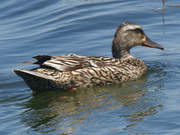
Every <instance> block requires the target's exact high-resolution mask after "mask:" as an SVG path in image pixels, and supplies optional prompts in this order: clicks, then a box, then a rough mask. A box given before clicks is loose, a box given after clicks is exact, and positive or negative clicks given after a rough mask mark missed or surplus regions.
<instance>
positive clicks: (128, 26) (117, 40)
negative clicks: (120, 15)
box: [112, 22, 164, 59]
mask: <svg viewBox="0 0 180 135" xmlns="http://www.w3.org/2000/svg"><path fill="white" fill-rule="evenodd" d="M138 45H140V46H146V47H152V48H158V49H161V50H163V49H164V48H163V47H162V46H161V45H159V44H157V43H155V42H154V41H152V40H150V39H149V38H148V36H147V35H146V34H145V33H144V31H143V29H142V28H141V27H140V26H139V25H137V24H134V23H130V22H124V23H122V24H120V25H119V26H118V28H117V30H116V32H115V35H114V38H113V41H112V54H113V57H114V58H121V59H126V58H129V57H132V56H131V55H130V49H131V48H133V47H135V46H138Z"/></svg>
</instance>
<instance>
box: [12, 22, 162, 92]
mask: <svg viewBox="0 0 180 135" xmlns="http://www.w3.org/2000/svg"><path fill="white" fill-rule="evenodd" d="M138 45H141V46H147V47H153V48H159V49H162V50H163V49H164V48H163V47H162V46H160V45H159V44H157V43H155V42H153V41H151V40H150V39H149V38H148V37H147V36H146V34H145V33H144V32H143V30H142V28H141V27H140V26H139V25H137V24H134V23H130V22H124V23H122V24H120V25H119V27H118V28H117V30H116V32H115V35H114V38H113V41H112V54H113V58H109V57H101V56H82V55H76V54H69V55H62V56H48V55H38V56H35V57H33V58H35V59H36V60H37V61H36V62H24V63H22V64H39V65H40V67H39V68H36V69H32V70H25V69H13V71H14V72H15V73H16V74H17V75H18V76H20V77H22V78H23V79H24V81H25V82H26V84H27V85H28V86H29V87H30V88H31V89H32V90H36V91H45V90H70V89H76V88H83V87H90V86H93V85H99V84H113V83H120V82H123V81H128V80H135V79H136V78H138V77H139V76H141V75H142V74H143V73H144V71H145V70H146V68H147V66H146V65H145V63H144V62H143V61H141V60H139V59H137V58H134V57H132V56H131V55H130V49H131V48H133V47H135V46H138Z"/></svg>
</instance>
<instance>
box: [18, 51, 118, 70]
mask: <svg viewBox="0 0 180 135" xmlns="http://www.w3.org/2000/svg"><path fill="white" fill-rule="evenodd" d="M33 58H35V59H36V60H37V61H36V62H23V63H21V64H39V65H40V66H42V67H50V68H54V69H57V70H59V71H62V72H66V71H73V70H78V69H82V68H87V67H99V68H102V67H104V66H108V65H112V63H114V62H115V61H116V60H117V59H114V58H109V57H101V56H83V55H76V54H69V55H62V56H49V55H38V56H35V57H33Z"/></svg>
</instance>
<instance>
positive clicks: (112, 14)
mask: <svg viewBox="0 0 180 135" xmlns="http://www.w3.org/2000/svg"><path fill="white" fill-rule="evenodd" d="M163 2H164V4H163ZM122 22H134V23H137V24H139V25H141V26H142V27H143V29H144V31H145V33H146V34H147V35H148V36H149V37H150V38H151V39H152V40H154V41H156V42H158V43H159V44H161V45H163V46H164V47H165V50H164V51H161V50H158V49H152V48H144V47H135V48H133V49H132V50H131V54H132V55H133V56H134V57H137V58H139V59H142V60H143V61H145V63H146V64H147V65H148V70H147V72H146V73H145V74H144V75H143V76H142V77H141V78H139V79H137V80H135V81H130V82H125V83H122V84H118V85H109V86H101V87H100V86H98V87H93V88H86V89H80V90H77V91H75V92H60V91H56V92H55V91H54V92H43V93H33V92H32V91H31V89H29V88H28V87H27V85H26V84H25V83H24V81H23V80H22V79H21V78H20V77H18V76H17V75H15V74H14V73H13V72H12V69H13V68H27V69H30V68H32V67H33V66H32V65H18V63H21V62H23V61H27V60H29V61H31V60H32V58H31V57H32V56H36V55H39V54H47V55H65V54H69V53H76V54H80V55H100V56H108V57H111V56H112V55H111V42H112V38H113V36H114V32H115V30H116V28H117V27H118V25H119V24H120V23H122ZM179 37H180V1H179V0H173V1H170V0H167V1H165V0H164V1H163V0H154V1H152V0H138V1H137V0H128V1H126V0H61V1H60V0H59V1H58V0H53V1H50V0H49V1H48V0H38V1H35V0H34V1H27V0H21V1H17V0H11V1H6V0H1V1H0V54H1V59H0V64H1V66H0V74H1V76H0V134H1V135H20V134H22V135H25V134H32V135H34V134H48V135H51V134H52V135H54V134H74V135H118V134H125V135H127V134H132V135H133V134H152V135H154V134H163V135H166V134H167V135H169V134H173V135H175V134H180V91H179V90H180V83H179V82H180V39H179Z"/></svg>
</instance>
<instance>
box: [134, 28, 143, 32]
mask: <svg viewBox="0 0 180 135" xmlns="http://www.w3.org/2000/svg"><path fill="white" fill-rule="evenodd" d="M134 31H135V32H142V30H141V29H140V28H136V29H134Z"/></svg>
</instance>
